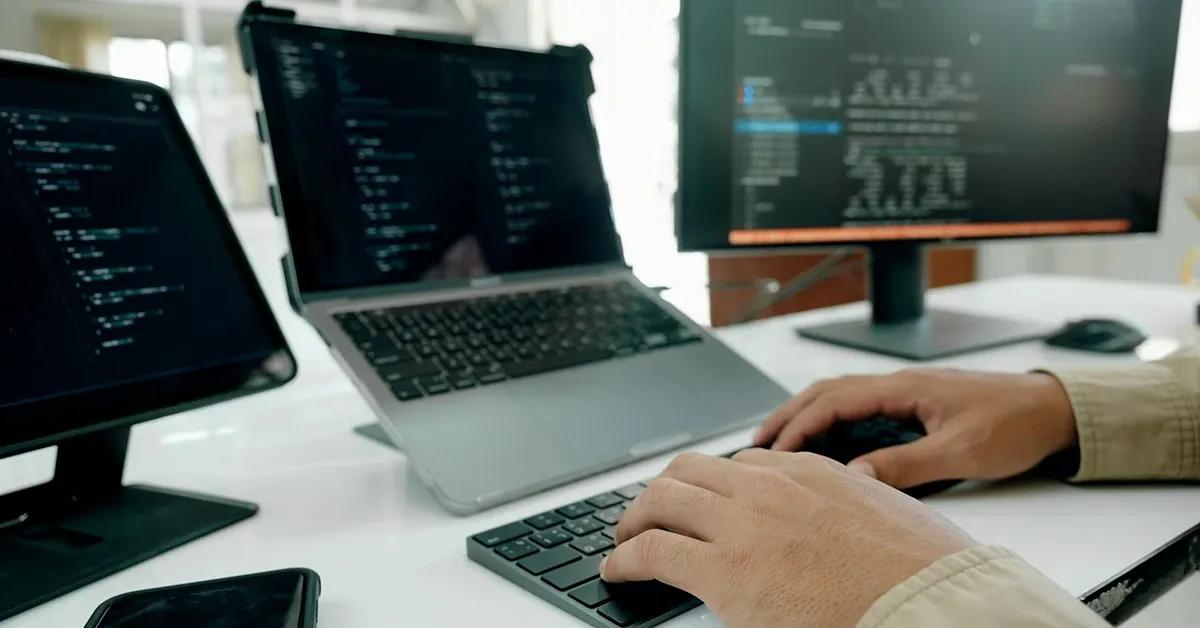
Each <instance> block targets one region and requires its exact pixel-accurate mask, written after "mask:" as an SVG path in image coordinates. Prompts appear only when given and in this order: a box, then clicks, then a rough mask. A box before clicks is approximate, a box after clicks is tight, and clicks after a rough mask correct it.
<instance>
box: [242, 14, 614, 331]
mask: <svg viewBox="0 0 1200 628" xmlns="http://www.w3.org/2000/svg"><path fill="white" fill-rule="evenodd" d="M238 30H239V33H240V35H241V37H240V38H239V45H240V47H241V50H242V56H243V60H244V62H245V70H246V71H247V73H248V74H249V75H250V82H251V84H252V85H253V86H254V90H255V98H256V99H257V102H256V107H257V110H258V111H257V114H256V115H257V116H258V124H259V140H260V142H261V143H262V144H263V145H264V147H265V150H264V151H263V156H264V159H266V160H267V162H268V172H269V173H270V175H269V176H270V177H271V178H272V180H271V182H270V184H271V193H272V195H271V199H270V200H271V202H272V208H273V210H274V211H275V213H276V214H277V215H278V216H279V217H280V219H281V220H282V222H283V224H284V230H285V231H286V233H287V237H288V254H287V256H286V258H285V260H284V266H285V272H286V275H287V277H286V279H287V282H288V290H289V292H290V293H291V296H292V299H293V301H294V306H295V307H296V310H297V311H300V312H303V311H304V308H305V307H306V306H307V305H308V304H310V303H313V302H316V301H322V300H329V299H347V298H355V297H370V296H379V295H383V294H386V295H399V294H411V293H424V292H436V291H446V290H455V289H462V288H472V287H475V286H478V285H481V284H491V283H495V282H502V281H509V280H512V281H522V280H533V279H536V278H538V277H543V276H557V275H559V274H561V273H581V272H587V271H589V270H594V269H622V268H628V266H627V264H626V262H625V251H624V244H623V242H622V240H621V237H620V233H619V232H617V230H616V217H615V215H614V214H613V204H612V197H611V194H610V193H609V186H608V179H607V173H606V171H605V170H604V163H603V160H601V162H600V172H601V177H602V178H603V181H604V189H605V193H606V199H605V200H606V205H607V208H606V210H607V214H608V219H609V221H610V225H611V229H612V235H613V237H614V239H615V242H616V251H615V255H614V256H613V259H611V260H609V261H602V262H598V263H594V264H583V265H567V266H556V267H550V268H543V269H539V270H533V271H522V272H513V273H505V274H502V275H494V276H489V277H477V278H470V279H444V280H430V281H415V282H386V281H385V282H379V283H373V282H368V283H365V284H353V285H343V286H327V285H321V284H320V282H319V281H317V277H316V275H318V272H317V271H316V268H317V266H318V265H319V263H320V262H319V260H313V259H309V258H308V257H307V255H308V253H307V252H306V251H305V246H303V245H305V244H306V242H307V240H306V239H305V238H306V237H307V236H308V234H305V233H304V229H303V227H300V226H299V223H300V220H298V219H297V220H289V215H292V214H294V213H297V212H299V211H306V210H298V209H297V207H299V206H300V205H301V203H302V201H303V195H302V193H301V190H300V181H301V176H300V173H299V172H298V168H297V164H296V159H295V154H296V153H295V149H294V147H293V145H292V141H291V140H292V138H291V134H290V133H289V125H288V120H287V107H286V106H284V104H283V103H284V96H283V88H282V87H281V86H279V84H278V83H277V82H276V81H272V80H269V79H267V78H264V76H263V66H264V65H265V64H264V61H263V60H264V58H265V57H266V56H267V54H268V53H269V52H270V45H271V44H270V41H269V38H270V37H271V35H272V34H274V33H276V32H279V31H285V32H291V33H309V34H318V35H320V34H324V35H336V36H337V37H339V38H343V39H345V40H347V41H350V42H355V41H370V42H376V43H379V42H385V43H391V44H394V45H396V46H398V47H399V46H407V47H408V49H410V50H423V51H424V50H429V51H434V52H441V53H454V52H458V53H466V54H479V53H483V52H486V53H492V54H500V55H511V56H515V57H530V56H536V57H544V56H548V55H554V56H559V57H563V56H568V57H572V58H575V59H577V60H578V61H579V64H580V71H581V72H583V73H585V78H586V79H587V81H586V82H587V83H588V85H589V88H590V91H589V93H587V94H584V95H583V101H582V103H581V104H582V106H583V108H584V111H583V113H584V114H585V119H586V121H587V124H588V134H589V139H590V140H591V143H592V146H593V147H594V149H595V151H596V153H597V155H599V154H600V140H599V135H598V133H597V131H596V127H595V120H594V117H593V116H592V111H591V107H590V100H589V99H590V97H591V96H592V92H594V85H593V84H592V77H591V53H590V51H588V50H587V49H586V48H585V47H582V46H576V47H573V48H565V47H554V48H552V49H551V50H549V51H537V50H532V49H519V48H502V47H497V46H487V45H479V44H475V43H465V42H462V41H458V40H456V39H453V38H447V37H438V36H415V35H413V34H411V33H405V32H380V31H373V30H366V29H356V28H345V27H332V26H327V25H323V24H313V23H305V22H302V21H296V19H295V16H294V15H291V16H287V15H279V14H275V13H267V14H262V13H253V12H249V11H248V12H246V13H244V14H243V16H242V18H241V20H240V22H239V25H238ZM310 269H311V270H310Z"/></svg>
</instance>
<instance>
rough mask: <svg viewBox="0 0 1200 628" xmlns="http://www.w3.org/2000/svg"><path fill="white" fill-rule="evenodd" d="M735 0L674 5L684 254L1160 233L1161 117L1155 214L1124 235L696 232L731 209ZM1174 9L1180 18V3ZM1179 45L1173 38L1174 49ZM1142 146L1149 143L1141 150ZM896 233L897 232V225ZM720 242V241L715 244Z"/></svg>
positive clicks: (1154, 154) (1166, 140) (678, 220)
mask: <svg viewBox="0 0 1200 628" xmlns="http://www.w3.org/2000/svg"><path fill="white" fill-rule="evenodd" d="M736 1H737V0H711V1H708V0H704V1H696V0H684V1H683V2H682V3H681V6H680V15H679V29H680V33H679V35H680V37H679V41H680V51H679V187H678V193H677V195H676V208H675V236H676V239H677V241H678V245H679V250H680V251H681V252H685V253H708V254H711V255H713V256H716V257H736V256H759V255H772V254H788V253H792V252H796V253H804V252H810V251H813V250H821V249H826V250H828V249H836V248H872V247H876V246H879V245H886V244H889V243H905V244H911V245H914V246H923V245H954V244H965V243H978V242H988V241H1004V240H1019V239H1045V238H1080V237H1087V236H1098V235H1104V236H1110V237H1112V236H1133V235H1151V234H1156V233H1158V232H1159V231H1160V230H1161V228H1162V213H1163V209H1162V204H1163V199H1164V196H1165V187H1166V175H1167V162H1168V154H1169V150H1170V140H1171V131H1170V129H1169V127H1168V125H1167V121H1166V119H1165V117H1164V120H1163V126H1162V133H1161V135H1160V137H1159V138H1157V141H1154V142H1153V144H1154V147H1153V150H1151V151H1148V153H1150V154H1148V155H1147V156H1146V159H1145V160H1144V161H1147V162H1149V163H1151V164H1153V165H1156V166H1157V168H1158V170H1159V171H1160V172H1161V176H1160V177H1159V182H1158V185H1157V188H1156V190H1155V195H1154V197H1153V198H1152V199H1151V200H1152V201H1153V206H1154V207H1155V208H1156V209H1155V211H1154V215H1153V216H1152V217H1148V219H1147V220H1146V221H1145V222H1144V223H1143V224H1142V225H1138V226H1133V227H1132V228H1131V229H1130V230H1127V231H1120V232H1112V233H1092V232H1080V233H1061V234H1049V235H1029V234H1026V233H1019V232H1014V233H1013V234H1011V235H990V236H985V237H978V236H973V237H962V238H958V237H954V238H939V239H929V238H923V237H912V238H897V239H887V240H862V239H855V238H847V239H845V240H820V241H812V242H786V243H778V244H775V243H772V244H733V243H731V242H730V236H731V235H732V234H731V232H730V231H725V232H722V233H718V232H717V231H714V230H710V229H706V228H704V227H703V226H699V227H698V226H697V223H696V222H695V221H689V220H687V219H686V218H687V216H691V215H707V214H709V213H714V212H723V213H728V212H729V211H730V209H729V208H730V207H731V203H732V194H733V185H732V181H731V180H730V179H731V177H726V176H713V173H730V172H732V169H733V166H732V163H733V158H732V150H733V134H732V130H731V129H732V127H731V126H730V125H729V121H730V120H732V119H733V99H731V98H728V97H727V95H728V93H729V89H728V88H729V86H731V85H733V84H734V82H733V74H734V70H733V48H734V32H733V29H732V28H729V24H730V23H731V22H732V21H733V19H734V15H735V12H734V4H735V2H736ZM1169 1H1171V2H1173V3H1175V4H1176V5H1178V6H1177V10H1178V12H1179V13H1180V14H1182V0H1169ZM1174 45H1175V46H1176V47H1177V46H1178V37H1176V40H1175V44H1174ZM1175 57H1176V55H1175V54H1172V55H1171V67H1170V68H1167V70H1168V72H1169V75H1170V76H1172V77H1173V76H1174V74H1175V72H1174V69H1175V67H1174V65H1175ZM1173 89H1174V85H1173V81H1172V82H1171V84H1169V85H1168V87H1167V94H1166V97H1167V100H1168V102H1169V101H1170V99H1171V93H1172V91H1173ZM689 103H706V104H705V106H700V107H697V106H690V105H689ZM1147 145H1149V142H1148V144H1147ZM901 228H902V227H901ZM718 237H719V239H717V238H718Z"/></svg>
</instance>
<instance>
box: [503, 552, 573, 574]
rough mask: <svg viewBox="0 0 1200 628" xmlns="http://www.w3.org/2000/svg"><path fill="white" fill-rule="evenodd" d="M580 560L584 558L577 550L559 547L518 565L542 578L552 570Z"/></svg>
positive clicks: (535, 555) (531, 557)
mask: <svg viewBox="0 0 1200 628" xmlns="http://www.w3.org/2000/svg"><path fill="white" fill-rule="evenodd" d="M580 558H582V556H580V555H579V553H578V552H576V551H575V550H573V549H570V548H568V547H558V548H555V549H552V550H546V551H544V552H542V553H540V554H534V555H533V556H530V557H529V558H526V559H525V560H523V561H521V562H519V563H517V564H518V565H520V567H521V569H524V570H525V571H528V572H529V573H531V574H533V575H535V576H540V575H542V574H544V573H546V572H547V571H550V570H551V569H557V568H559V567H562V566H563V565H567V564H570V563H573V562H575V561H577V560H579V559H580Z"/></svg>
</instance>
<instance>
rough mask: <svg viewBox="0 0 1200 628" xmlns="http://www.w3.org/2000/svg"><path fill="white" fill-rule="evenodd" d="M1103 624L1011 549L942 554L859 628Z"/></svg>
mask: <svg viewBox="0 0 1200 628" xmlns="http://www.w3.org/2000/svg"><path fill="white" fill-rule="evenodd" d="M961 626H971V627H972V628H1002V627H1003V628H1007V627H1009V626H1022V627H1023V628H1051V627H1053V628H1102V627H1104V626H1108V624H1107V623H1105V622H1104V621H1103V620H1102V619H1101V618H1100V617H1099V616H1098V615H1096V614H1094V613H1092V612H1091V611H1090V610H1088V608H1087V607H1085V606H1083V605H1082V604H1080V603H1079V602H1078V601H1077V600H1075V598H1073V597H1071V595H1070V594H1069V593H1067V592H1066V591H1063V590H1062V589H1061V588H1059V587H1058V586H1056V585H1055V584H1054V583H1052V582H1050V581H1049V580H1048V579H1047V578H1046V577H1045V576H1043V575H1042V574H1040V573H1038V572H1037V571H1036V570H1035V569H1033V567H1030V566H1029V565H1028V564H1027V563H1025V561H1023V560H1021V559H1020V558H1019V557H1017V556H1016V555H1015V554H1013V553H1012V552H1010V551H1008V550H1005V549H1000V548H994V547H976V548H973V549H969V550H966V551H964V552H960V553H958V554H955V555H953V556H949V557H947V558H944V559H942V560H940V561H938V562H937V563H934V564H933V565H931V566H930V567H928V568H927V569H925V570H924V571H922V572H921V573H919V574H917V575H915V576H913V577H912V578H910V579H909V580H907V581H906V582H904V583H902V584H901V585H900V586H898V587H896V588H894V589H892V590H891V591H889V592H888V593H887V594H885V595H884V596H883V597H881V598H879V600H878V601H876V602H875V604H874V605H872V606H871V609H870V610H869V611H867V614H866V616H864V617H863V619H862V621H861V622H860V623H859V625H858V627H859V628H959V627H961Z"/></svg>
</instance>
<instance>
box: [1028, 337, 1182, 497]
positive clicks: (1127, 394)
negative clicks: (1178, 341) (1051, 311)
mask: <svg viewBox="0 0 1200 628" xmlns="http://www.w3.org/2000/svg"><path fill="white" fill-rule="evenodd" d="M1048 372H1049V373H1050V374H1052V375H1054V376H1055V377H1057V378H1058V380H1059V381H1060V382H1061V383H1062V384H1063V387H1064V388H1065V389H1066V391H1067V394H1068V396H1069V397H1070V398H1071V405H1072V407H1073V409H1074V412H1075V421H1076V425H1077V428H1078V432H1079V453H1080V467H1079V472H1078V474H1077V475H1076V476H1075V477H1074V478H1073V480H1074V481H1078V482H1088V481H1102V480H1200V351H1197V350H1195V349H1192V350H1188V351H1184V352H1180V353H1178V354H1176V355H1174V356H1172V357H1171V358H1169V359H1167V360H1164V361H1162V362H1156V363H1151V364H1140V365H1137V366H1134V367H1132V368H1129V369H1125V370H1113V369H1108V370H1099V369H1097V370H1057V371H1048Z"/></svg>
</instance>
